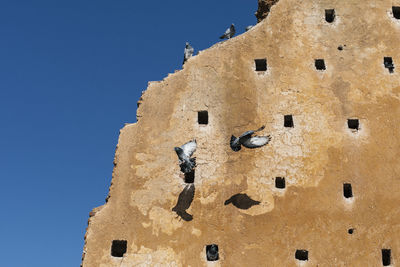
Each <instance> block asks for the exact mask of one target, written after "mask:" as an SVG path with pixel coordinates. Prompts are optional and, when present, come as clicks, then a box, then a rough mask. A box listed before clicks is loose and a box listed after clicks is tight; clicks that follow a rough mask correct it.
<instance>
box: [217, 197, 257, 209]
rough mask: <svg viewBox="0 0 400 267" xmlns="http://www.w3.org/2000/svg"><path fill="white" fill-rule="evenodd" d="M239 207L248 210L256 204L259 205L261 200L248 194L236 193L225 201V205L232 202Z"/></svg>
mask: <svg viewBox="0 0 400 267" xmlns="http://www.w3.org/2000/svg"><path fill="white" fill-rule="evenodd" d="M231 203H232V205H233V206H235V207H236V208H238V209H241V210H247V209H249V208H251V207H252V206H254V205H258V204H260V203H261V202H260V201H256V200H253V199H251V198H250V197H249V196H248V195H247V194H236V195H233V196H231V197H230V198H229V199H228V200H226V201H225V203H224V204H225V205H228V204H231Z"/></svg>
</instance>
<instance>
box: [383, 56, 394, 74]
mask: <svg viewBox="0 0 400 267" xmlns="http://www.w3.org/2000/svg"><path fill="white" fill-rule="evenodd" d="M383 65H384V66H385V68H387V69H388V70H389V73H393V71H394V64H393V59H392V58H391V57H384V58H383Z"/></svg>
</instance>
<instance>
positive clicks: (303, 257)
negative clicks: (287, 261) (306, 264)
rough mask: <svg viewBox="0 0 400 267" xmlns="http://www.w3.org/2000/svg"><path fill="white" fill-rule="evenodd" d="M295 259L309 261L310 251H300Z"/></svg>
mask: <svg viewBox="0 0 400 267" xmlns="http://www.w3.org/2000/svg"><path fill="white" fill-rule="evenodd" d="M294 257H295V258H296V260H299V261H308V250H304V249H298V250H296V253H295V255H294Z"/></svg>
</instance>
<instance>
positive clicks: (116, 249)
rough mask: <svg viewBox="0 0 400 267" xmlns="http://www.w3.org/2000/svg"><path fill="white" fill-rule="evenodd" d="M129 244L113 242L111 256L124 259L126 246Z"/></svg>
mask: <svg viewBox="0 0 400 267" xmlns="http://www.w3.org/2000/svg"><path fill="white" fill-rule="evenodd" d="M127 244H128V242H127V241H126V240H113V241H112V244H111V256H113V257H119V258H121V257H123V256H124V254H125V253H126V246H127Z"/></svg>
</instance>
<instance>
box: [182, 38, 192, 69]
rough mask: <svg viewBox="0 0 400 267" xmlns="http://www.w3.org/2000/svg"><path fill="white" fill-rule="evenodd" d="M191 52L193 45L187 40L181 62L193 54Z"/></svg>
mask: <svg viewBox="0 0 400 267" xmlns="http://www.w3.org/2000/svg"><path fill="white" fill-rule="evenodd" d="M193 53H194V49H193V47H192V46H191V45H190V44H189V43H188V42H186V46H185V50H184V52H183V64H185V62H186V61H187V60H188V59H189V58H191V57H192V56H193Z"/></svg>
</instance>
